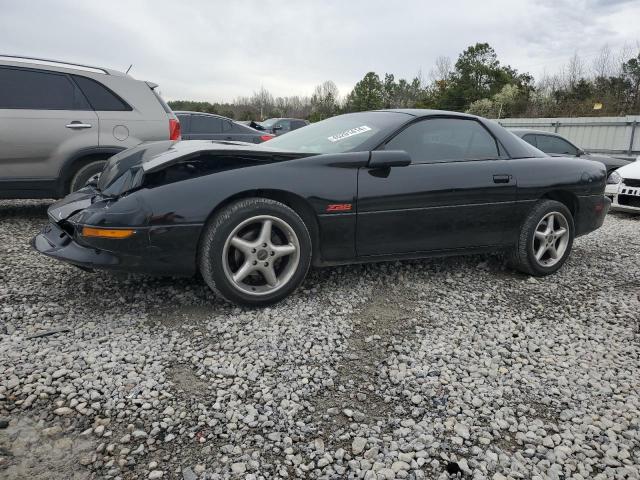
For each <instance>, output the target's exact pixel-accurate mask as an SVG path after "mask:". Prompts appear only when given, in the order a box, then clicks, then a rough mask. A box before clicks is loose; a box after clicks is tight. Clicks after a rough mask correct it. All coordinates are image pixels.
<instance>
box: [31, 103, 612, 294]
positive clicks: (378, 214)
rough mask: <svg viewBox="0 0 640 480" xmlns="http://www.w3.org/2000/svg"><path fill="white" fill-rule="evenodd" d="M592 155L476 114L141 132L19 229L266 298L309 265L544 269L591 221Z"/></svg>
mask: <svg viewBox="0 0 640 480" xmlns="http://www.w3.org/2000/svg"><path fill="white" fill-rule="evenodd" d="M605 181H606V174H605V168H604V166H603V165H602V164H600V163H597V162H591V161H588V160H581V159H575V160H574V159H569V158H549V157H548V156H546V155H545V154H544V153H542V152H541V151H539V150H538V149H536V148H534V147H532V146H531V145H529V144H528V143H526V142H523V141H522V140H521V139H519V138H518V137H516V136H515V135H512V134H510V133H509V132H507V131H506V130H505V129H504V128H502V127H501V126H500V125H498V124H497V123H495V122H492V121H489V120H486V119H484V118H480V117H475V116H471V115H466V114H462V113H454V112H442V111H435V110H383V111H374V112H358V113H350V114H346V115H340V116H336V117H332V118H329V119H327V120H323V121H321V122H317V123H314V124H312V125H310V126H309V127H307V128H302V129H299V130H297V131H295V132H291V133H289V134H287V135H282V136H280V137H278V138H275V139H273V140H271V141H269V142H267V143H264V144H260V145H251V144H247V143H240V142H224V143H222V142H211V141H187V142H170V141H165V142H152V143H146V144H143V145H140V146H138V147H136V148H133V149H130V150H127V151H125V152H122V153H120V154H118V155H116V156H115V157H112V158H111V159H110V160H109V162H108V164H107V166H106V168H105V170H104V172H103V173H102V175H101V176H100V180H99V182H98V183H97V184H96V185H89V186H87V187H85V188H84V189H82V190H80V191H79V192H76V193H74V194H72V195H69V196H68V197H67V198H65V199H64V200H62V201H60V202H58V203H55V204H53V205H52V206H51V207H50V208H49V212H48V213H49V221H50V223H49V224H48V225H46V226H45V227H44V229H43V231H42V233H40V234H39V235H37V236H36V237H35V238H34V240H33V245H34V247H35V248H36V249H37V250H39V251H40V252H42V253H43V254H45V255H48V256H50V257H53V258H57V259H59V260H63V261H66V262H69V263H72V264H74V265H78V266H80V267H83V268H91V269H93V268H106V269H115V270H124V271H137V272H149V273H156V274H163V275H167V274H171V275H177V274H183V275H194V274H196V273H197V272H200V273H201V274H202V277H203V278H204V280H205V281H206V282H207V284H208V285H209V286H210V287H211V288H212V289H213V290H214V291H216V292H218V293H219V294H220V295H221V296H222V297H224V298H226V299H227V300H230V301H233V302H236V303H240V304H247V305H266V304H269V303H273V302H276V301H278V300H280V299H282V298H284V297H285V296H286V295H288V294H289V293H291V292H292V291H293V290H295V289H296V288H297V287H298V286H299V285H300V284H301V282H302V281H303V279H304V278H305V275H306V273H307V269H308V268H309V266H310V265H311V264H313V265H316V266H322V265H337V264H345V263H357V262H371V261H380V260H395V259H402V258H418V257H429V256H441V255H453V254H461V253H479V252H484V251H492V250H506V251H507V252H508V255H509V261H510V263H511V265H512V266H513V267H515V268H517V269H518V270H521V271H523V272H526V273H529V274H531V275H537V276H540V275H548V274H551V273H553V272H555V271H556V270H558V269H559V268H560V267H561V266H562V264H563V263H564V262H565V260H566V259H567V257H568V256H569V253H570V251H571V246H572V243H573V240H574V238H575V237H577V236H580V235H584V234H587V233H589V232H591V231H593V230H595V229H597V228H598V227H600V225H602V222H603V221H604V216H605V215H606V213H607V211H608V209H609V206H610V204H611V201H610V200H609V199H608V198H606V197H605V196H604V189H605Z"/></svg>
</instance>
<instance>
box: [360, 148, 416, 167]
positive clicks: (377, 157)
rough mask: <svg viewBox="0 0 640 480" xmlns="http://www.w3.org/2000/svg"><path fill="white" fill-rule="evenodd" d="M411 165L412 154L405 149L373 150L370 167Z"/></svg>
mask: <svg viewBox="0 0 640 480" xmlns="http://www.w3.org/2000/svg"><path fill="white" fill-rule="evenodd" d="M408 165H411V156H410V155H409V154H408V153H407V152H405V151H404V150H373V151H372V152H371V157H369V168H385V167H406V166H408Z"/></svg>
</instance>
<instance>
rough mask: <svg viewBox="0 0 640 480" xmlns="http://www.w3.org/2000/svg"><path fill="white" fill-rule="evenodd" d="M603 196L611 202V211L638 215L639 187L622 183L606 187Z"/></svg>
mask: <svg viewBox="0 0 640 480" xmlns="http://www.w3.org/2000/svg"><path fill="white" fill-rule="evenodd" d="M604 194H605V195H606V196H607V197H608V198H609V199H610V200H611V210H617V211H621V212H630V213H640V187H628V186H627V185H625V184H624V183H618V184H615V185H607V187H606V188H605V191H604Z"/></svg>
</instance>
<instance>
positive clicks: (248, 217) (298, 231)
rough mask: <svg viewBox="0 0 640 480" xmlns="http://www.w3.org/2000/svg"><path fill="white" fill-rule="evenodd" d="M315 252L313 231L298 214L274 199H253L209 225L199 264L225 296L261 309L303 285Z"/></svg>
mask: <svg viewBox="0 0 640 480" xmlns="http://www.w3.org/2000/svg"><path fill="white" fill-rule="evenodd" d="M311 248H312V247H311V237H310V235H309V230H308V229H307V226H306V225H305V223H304V221H303V220H302V219H301V218H300V217H299V216H298V214H297V213H296V212H295V211H293V210H292V209H291V208H289V207H287V206H286V205H284V204H282V203H280V202H276V201H274V200H270V199H266V198H248V199H244V200H240V201H238V202H235V203H233V204H231V205H229V206H228V207H226V208H225V209H223V210H222V211H220V212H219V213H218V214H217V215H215V216H214V217H213V218H212V219H211V220H210V221H209V222H208V224H207V226H206V227H205V231H204V233H203V237H202V240H201V244H200V248H199V252H198V258H199V260H198V262H199V267H200V272H201V274H202V277H203V278H204V280H205V281H206V282H207V284H208V285H209V287H211V289H212V290H214V291H215V292H216V293H218V294H219V295H220V296H222V297H223V298H225V299H226V300H228V301H230V302H233V303H238V304H242V305H249V306H261V305H269V304H272V303H275V302H278V301H280V300H282V299H283V298H284V297H286V296H287V295H289V294H290V293H291V292H293V291H294V290H295V289H296V288H297V287H298V286H299V285H300V284H301V283H302V281H303V280H304V277H305V276H306V274H307V270H308V269H309V264H310V263H311Z"/></svg>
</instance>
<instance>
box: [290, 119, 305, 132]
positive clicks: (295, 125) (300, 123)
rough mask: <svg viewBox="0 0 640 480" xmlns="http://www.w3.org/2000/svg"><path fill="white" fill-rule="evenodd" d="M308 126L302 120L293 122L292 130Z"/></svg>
mask: <svg viewBox="0 0 640 480" xmlns="http://www.w3.org/2000/svg"><path fill="white" fill-rule="evenodd" d="M305 125H306V123H304V122H303V121H302V120H292V121H291V130H295V129H296V128H302V127H304V126H305Z"/></svg>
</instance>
